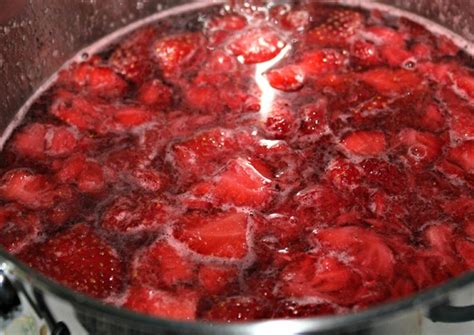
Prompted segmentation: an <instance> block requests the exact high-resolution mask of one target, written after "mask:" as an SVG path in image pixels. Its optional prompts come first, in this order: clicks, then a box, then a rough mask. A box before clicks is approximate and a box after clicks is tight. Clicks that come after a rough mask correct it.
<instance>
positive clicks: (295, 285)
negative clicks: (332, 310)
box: [280, 255, 361, 305]
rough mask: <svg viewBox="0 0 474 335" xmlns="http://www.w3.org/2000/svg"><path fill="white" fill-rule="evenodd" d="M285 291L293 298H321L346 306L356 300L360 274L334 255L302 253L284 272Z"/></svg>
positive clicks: (283, 288) (281, 276) (282, 276)
mask: <svg viewBox="0 0 474 335" xmlns="http://www.w3.org/2000/svg"><path fill="white" fill-rule="evenodd" d="M280 278H281V281H282V282H283V287H282V290H283V292H284V293H285V294H286V295H289V296H291V297H308V296H310V297H311V296H312V297H319V298H321V299H324V300H329V301H330V302H334V303H337V304H342V305H346V304H347V305H350V304H353V303H354V302H355V301H356V295H357V289H358V286H359V285H360V284H361V280H360V277H359V276H358V275H357V274H356V273H355V272H354V271H353V270H352V269H351V268H350V267H348V266H347V265H345V264H343V263H342V262H341V261H339V260H338V259H336V258H334V257H320V258H317V257H314V256H311V255H304V256H301V257H300V258H299V259H297V260H296V261H293V262H291V263H290V265H288V266H287V267H286V268H285V269H284V270H283V272H282V273H281V274H280Z"/></svg>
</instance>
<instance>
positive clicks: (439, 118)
mask: <svg viewBox="0 0 474 335" xmlns="http://www.w3.org/2000/svg"><path fill="white" fill-rule="evenodd" d="M420 123H421V125H422V126H423V128H425V129H426V130H430V131H439V130H441V129H442V128H443V127H445V125H446V119H445V117H444V115H443V113H442V111H441V110H440V108H439V107H438V106H437V105H435V104H430V105H429V106H428V107H427V108H426V111H425V113H424V115H423V116H422V118H421V120H420Z"/></svg>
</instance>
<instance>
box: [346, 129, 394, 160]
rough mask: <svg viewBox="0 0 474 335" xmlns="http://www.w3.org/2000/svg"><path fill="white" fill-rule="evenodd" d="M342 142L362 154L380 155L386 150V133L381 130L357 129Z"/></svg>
mask: <svg viewBox="0 0 474 335" xmlns="http://www.w3.org/2000/svg"><path fill="white" fill-rule="evenodd" d="M341 144H342V145H343V146H344V148H345V149H346V150H348V151H350V152H352V153H354V154H356V155H360V156H378V155H380V154H381V153H383V152H384V150H385V145H386V143H385V135H384V133H383V132H381V131H356V132H354V133H352V134H350V135H348V136H346V137H345V138H344V139H343V140H342V142H341Z"/></svg>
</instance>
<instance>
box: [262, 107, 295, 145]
mask: <svg viewBox="0 0 474 335" xmlns="http://www.w3.org/2000/svg"><path fill="white" fill-rule="evenodd" d="M294 124H295V119H294V116H293V113H292V111H291V109H290V108H289V106H288V105H287V104H285V103H274V104H273V106H272V109H271V110H270V112H269V114H268V115H267V119H266V121H265V130H266V132H267V133H268V134H270V135H271V136H272V137H273V138H276V139H284V138H289V137H290V136H291V133H292V131H293V129H294Z"/></svg>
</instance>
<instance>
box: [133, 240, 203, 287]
mask: <svg viewBox="0 0 474 335" xmlns="http://www.w3.org/2000/svg"><path fill="white" fill-rule="evenodd" d="M193 278H194V269H193V264H192V263H190V262H189V261H187V260H186V258H185V257H183V255H181V254H180V253H179V252H178V250H176V249H175V248H174V247H172V246H171V245H170V244H169V243H167V242H165V241H163V240H158V241H156V242H155V243H153V244H152V245H151V246H149V247H147V248H146V249H144V250H143V251H142V252H141V253H140V254H139V255H137V256H136V257H135V259H134V260H133V266H132V275H131V279H132V282H133V283H135V284H137V285H140V286H147V287H151V288H157V289H159V288H162V287H168V288H170V287H174V286H176V285H179V284H186V283H190V282H191V281H192V280H193Z"/></svg>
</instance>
